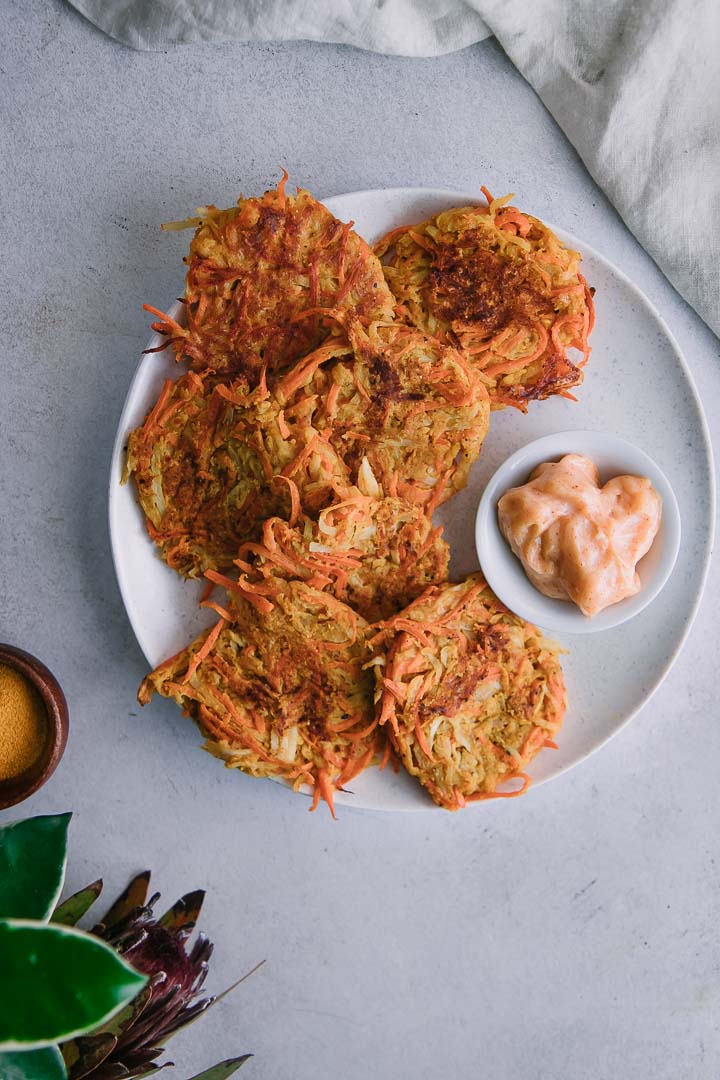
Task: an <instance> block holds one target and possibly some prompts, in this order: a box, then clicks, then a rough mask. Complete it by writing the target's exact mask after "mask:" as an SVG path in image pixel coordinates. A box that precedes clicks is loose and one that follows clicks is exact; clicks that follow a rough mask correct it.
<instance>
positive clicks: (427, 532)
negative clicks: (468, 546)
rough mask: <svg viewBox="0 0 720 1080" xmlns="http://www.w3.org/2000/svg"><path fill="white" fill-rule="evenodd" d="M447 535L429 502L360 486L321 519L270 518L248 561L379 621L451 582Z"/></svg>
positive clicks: (252, 568) (253, 568)
mask: <svg viewBox="0 0 720 1080" xmlns="http://www.w3.org/2000/svg"><path fill="white" fill-rule="evenodd" d="M441 533H442V529H436V528H434V527H433V525H432V522H431V521H430V519H429V518H428V517H427V515H426V514H425V513H424V512H423V510H422V508H421V507H419V506H415V505H413V504H412V503H405V502H403V501H402V500H401V499H390V498H385V499H376V498H373V497H372V496H369V495H363V494H361V493H360V492H359V491H357V490H355V491H351V492H349V493H348V495H347V496H346V497H345V498H343V499H342V500H341V501H339V502H336V503H333V504H331V505H330V506H328V507H326V508H325V509H324V510H322V511H321V512H320V514H319V515H318V518H317V520H313V519H311V518H309V517H302V518H301V520H300V521H298V522H297V523H296V524H295V525H290V524H289V523H288V522H287V521H283V520H282V519H281V518H271V519H270V520H269V521H266V522H265V525H264V527H263V536H262V541H261V543H259V544H255V543H251V544H248V545H246V546H245V548H244V549H241V553H240V554H241V559H242V560H243V562H241V564H240V565H241V568H242V569H247V570H248V571H249V572H250V573H251V574H253V575H255V576H258V575H259V576H261V577H265V578H274V577H282V578H285V579H292V578H298V579H301V580H304V581H307V582H308V583H309V584H311V585H314V586H315V587H316V588H322V589H328V590H329V591H330V592H332V594H333V596H336V597H337V598H338V599H339V600H342V601H344V602H345V603H347V604H349V605H350V606H351V607H352V608H353V609H354V610H355V611H357V612H358V613H359V614H360V615H362V616H363V618H365V619H367V620H368V621H369V622H375V621H377V620H378V619H386V618H389V617H390V616H391V615H395V614H397V612H399V611H401V610H402V609H403V608H404V607H406V606H407V605H408V604H409V603H411V602H412V601H413V600H415V599H416V598H417V597H418V596H419V595H420V594H421V593H422V592H423V591H424V590H425V589H426V588H427V586H428V585H431V584H435V583H436V582H439V581H445V580H446V579H447V573H448V563H449V558H450V550H449V548H448V545H447V544H446V543H445V541H444V540H443V539H442V537H441ZM244 560H247V563H245V562H244Z"/></svg>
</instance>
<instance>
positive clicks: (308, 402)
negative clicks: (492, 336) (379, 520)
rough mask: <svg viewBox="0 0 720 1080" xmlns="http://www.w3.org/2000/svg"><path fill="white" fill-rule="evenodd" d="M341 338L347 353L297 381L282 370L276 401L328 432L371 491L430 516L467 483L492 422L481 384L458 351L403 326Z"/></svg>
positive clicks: (356, 329)
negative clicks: (347, 341) (415, 506)
mask: <svg viewBox="0 0 720 1080" xmlns="http://www.w3.org/2000/svg"><path fill="white" fill-rule="evenodd" d="M349 337H350V342H351V346H352V355H351V356H348V355H344V354H339V356H338V358H336V359H329V360H325V361H324V362H323V363H321V364H319V365H315V366H314V368H313V367H312V366H311V367H309V368H308V369H307V371H306V374H305V376H304V377H303V378H302V379H298V377H297V374H296V373H295V372H290V374H289V375H288V376H286V377H285V379H284V380H282V381H281V382H280V383H279V385H278V387H277V394H278V397H279V399H280V400H281V401H284V400H287V403H288V407H290V408H292V409H294V410H296V411H297V412H298V413H299V412H300V411H301V410H303V409H305V410H306V411H307V413H308V414H311V415H312V417H313V421H312V422H313V424H314V425H315V426H316V427H318V428H319V429H325V428H326V429H327V430H328V437H329V439H330V442H331V443H332V445H333V446H334V447H335V449H336V451H337V453H338V456H339V457H340V458H341V459H342V460H343V461H344V462H345V464H346V465H347V467H348V470H349V472H350V474H351V476H352V477H353V479H354V480H355V481H356V482H358V478H360V480H362V474H363V472H364V473H365V475H366V481H367V483H368V484H371V483H372V479H373V478H374V480H375V481H376V482H377V485H378V486H377V489H376V491H375V494H376V495H378V496H380V495H386V496H387V495H389V496H392V497H399V498H401V499H404V500H406V501H408V502H413V503H416V504H418V505H423V506H425V508H426V510H427V511H428V512H429V513H431V512H432V510H433V509H434V508H435V507H436V506H438V505H439V504H440V503H442V502H444V501H445V500H446V499H448V498H450V496H451V495H453V494H454V493H455V492H456V491H459V490H460V489H461V488H463V487H464V486H465V484H466V482H467V476H468V473H469V471H470V467H471V465H472V463H473V462H474V461H475V459H476V458H477V456H478V455H479V453H480V450H481V447H482V443H483V440H484V438H485V435H486V433H487V429H488V424H489V418H490V401H489V398H488V394H487V391H486V389H485V387H484V385H483V383H482V380H481V379H480V377H479V376H478V375H477V373H475V372H474V371H472V370H471V369H470V367H469V366H468V364H467V362H466V361H465V359H464V358H463V357H462V355H461V354H460V353H459V352H458V351H457V350H456V349H453V348H451V347H450V346H448V345H443V344H441V343H440V342H439V341H437V340H436V339H434V338H431V337H428V335H427V334H423V333H421V332H419V331H417V330H414V329H412V328H410V327H407V326H403V325H402V324H389V325H387V324H380V323H374V324H372V325H371V326H369V327H368V328H365V327H362V326H359V325H358V324H355V325H352V326H351V327H350V329H349ZM346 353H347V350H346ZM368 491H369V493H372V491H371V490H370V488H369V487H368Z"/></svg>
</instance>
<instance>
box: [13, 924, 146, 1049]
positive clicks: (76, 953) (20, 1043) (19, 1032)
mask: <svg viewBox="0 0 720 1080" xmlns="http://www.w3.org/2000/svg"><path fill="white" fill-rule="evenodd" d="M0 972H2V978H1V979H0V1050H21V1049H23V1048H24V1047H29V1046H47V1045H49V1044H50V1043H54V1042H61V1041H64V1040H65V1039H70V1038H73V1037H74V1036H76V1035H82V1034H85V1033H86V1032H89V1031H92V1030H94V1029H95V1028H98V1027H100V1025H101V1024H103V1023H104V1022H105V1021H106V1020H109V1019H110V1017H111V1016H114V1014H115V1013H116V1012H118V1010H119V1009H121V1008H122V1007H123V1005H126V1004H127V1003H128V1002H129V1001H130V1000H131V999H132V998H133V997H134V996H135V995H136V994H137V993H139V992H140V990H142V988H143V987H144V986H145V984H146V982H147V979H146V978H145V976H143V975H139V974H138V973H137V972H136V971H134V970H133V969H132V968H131V967H129V966H128V965H127V964H126V963H125V962H124V961H123V960H121V959H120V957H119V956H118V954H117V953H116V952H115V951H114V950H113V949H111V948H110V946H109V945H106V944H105V943H104V942H103V941H100V940H99V939H98V938H95V937H93V936H92V935H91V934H85V933H83V932H82V931H81V930H75V929H71V928H70V927H67V926H54V925H52V924H50V925H47V926H45V925H38V924H37V923H32V922H28V921H26V920H20V919H17V920H13V921H9V922H0Z"/></svg>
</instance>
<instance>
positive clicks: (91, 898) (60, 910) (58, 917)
mask: <svg viewBox="0 0 720 1080" xmlns="http://www.w3.org/2000/svg"><path fill="white" fill-rule="evenodd" d="M102 887H103V883H102V878H98V880H97V881H93V883H92V885H87V886H86V887H85V888H84V889H80V891H79V892H76V893H73V894H72V896H68V898H67V900H63V902H62V904H58V906H57V907H56V908H55V910H54V911H53V913H52V915H51V917H50V922H53V923H59V924H60V925H61V926H75V925H76V924H77V923H79V922H80V920H81V919H82V917H83V915H86V914H87V912H88V911H89V910H90V908H91V907H92V906H93V904H94V903H95V901H96V900H97V898H98V896H99V895H100V893H101V892H102Z"/></svg>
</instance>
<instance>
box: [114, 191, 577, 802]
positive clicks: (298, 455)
mask: <svg viewBox="0 0 720 1080" xmlns="http://www.w3.org/2000/svg"><path fill="white" fill-rule="evenodd" d="M286 179H287V177H285V178H284V179H283V180H282V181H281V183H280V184H279V185H278V187H277V189H276V190H274V191H270V192H267V193H266V194H265V195H263V196H262V197H261V198H252V199H242V198H241V199H240V200H239V202H238V206H237V207H235V208H233V209H231V210H217V209H216V208H215V207H206V208H203V210H202V211H199V214H198V217H197V218H195V219H190V221H189V222H186V223H178V227H180V226H181V225H186V226H187V225H195V226H196V233H195V236H194V238H193V240H192V242H191V245H190V253H189V255H188V257H187V259H186V262H187V264H188V273H187V281H186V292H185V310H186V325H181V324H180V323H178V322H175V321H174V320H173V319H171V318H169V317H167V316H164V315H162V313H161V312H157V311H156V310H155V309H153V308H150V309H149V310H151V311H153V312H154V313H155V314H156V315H157V316H158V320H159V321H157V322H156V323H154V324H153V326H154V329H156V330H157V331H158V332H160V333H162V334H164V335H165V336H166V342H165V346H167V345H172V348H173V349H174V351H175V353H176V355H177V359H178V360H182V361H184V362H185V363H186V365H187V366H188V370H187V371H186V373H185V374H184V375H182V376H181V377H180V378H179V379H178V380H177V381H176V382H174V383H173V382H172V381H168V382H167V383H166V384H165V386H164V387H163V390H162V393H161V394H160V397H159V398H158V401H157V402H156V404H155V405H154V407H153V409H152V410H151V411H150V413H149V414H148V416H147V419H146V420H145V423H144V424H143V426H142V427H140V428H138V429H137V430H136V431H134V432H132V434H131V436H130V439H129V443H128V456H127V467H126V477H127V476H132V477H133V479H134V481H135V484H136V487H137V491H138V497H139V501H140V504H141V507H142V509H143V512H144V514H145V518H146V522H147V528H148V532H149V534H150V536H151V538H152V539H153V541H154V542H155V543H156V544H157V547H158V552H159V554H160V555H161V557H162V558H163V559H165V561H166V562H167V563H168V565H170V566H171V567H173V569H175V570H177V571H178V572H179V573H181V574H183V575H185V576H187V577H201V576H205V577H206V578H207V579H209V582H210V583H212V584H213V585H222V586H223V587H224V588H225V589H226V590H227V592H228V596H229V597H230V600H229V602H228V603H227V604H226V606H222V605H221V604H219V603H216V602H215V601H212V600H208V599H207V598H206V599H205V601H204V603H205V604H206V606H209V607H211V608H214V609H215V611H216V612H217V614H218V615H219V622H218V623H217V624H216V625H215V626H214V627H213V629H211V630H210V631H207V632H206V633H204V634H202V635H201V636H200V637H199V638H198V639H197V640H196V641H195V642H193V643H192V644H191V645H189V646H188V648H187V649H185V650H184V651H183V652H181V653H180V654H179V655H178V656H176V657H173V658H172V659H171V660H168V661H166V662H165V663H164V664H162V665H160V667H159V668H157V669H156V670H155V671H154V672H152V673H151V674H150V675H149V676H148V677H147V678H146V679H145V681H144V682H143V685H142V687H141V690H140V700H141V701H142V702H143V703H145V702H146V701H148V700H149V699H150V697H151V696H152V694H153V693H154V692H158V693H160V694H162V695H164V696H166V697H171V698H173V699H174V700H176V701H177V702H178V703H179V704H180V705H181V706H182V707H183V709H184V711H185V712H186V713H188V714H189V715H190V716H192V717H193V719H194V720H195V721H196V723H197V724H198V726H199V727H200V729H201V730H202V732H203V733H204V735H205V738H206V744H205V745H206V748H207V749H208V750H210V751H211V752H212V753H213V754H215V755H216V756H217V757H220V758H222V759H223V760H224V761H225V762H226V764H227V765H229V766H231V767H235V768H239V769H242V770H243V771H245V772H247V773H250V774H251V775H254V776H275V777H280V778H283V779H285V780H287V781H288V782H290V783H292V784H293V785H294V786H295V787H296V788H298V787H300V786H301V785H303V784H309V785H311V786H312V788H313V789H314V793H315V798H314V800H313V808H314V806H315V805H317V802H318V800H319V799H320V798H323V799H324V800H325V801H326V802H328V803H329V804H330V807H331V809H332V796H333V792H334V791H335V790H336V789H341V788H342V787H343V785H344V784H346V783H347V782H348V781H349V780H350V779H351V777H352V776H354V775H356V774H357V773H358V772H359V771H360V770H361V769H363V768H365V767H366V766H367V765H369V764H370V763H372V762H373V761H376V760H377V759H378V758H382V760H383V762H384V761H386V760H387V757H388V753H389V752H390V751H391V745H390V744H392V751H393V752H394V753H396V754H397V755H398V757H399V758H400V760H401V761H402V763H403V764H404V765H405V767H406V768H407V769H408V771H409V772H410V773H411V774H412V775H414V776H417V777H418V779H419V780H420V782H421V783H422V784H424V786H425V787H426V788H427V789H428V790H429V791H430V793H431V795H432V797H433V798H434V799H435V800H436V802H438V803H439V804H440V805H442V806H445V807H447V808H449V809H456V808H457V807H458V806H461V805H464V803H465V802H466V801H469V800H472V799H475V798H480V797H490V796H491V795H492V794H494V793H495V789H496V788H497V785H498V784H500V783H501V782H503V781H505V780H507V779H508V778H511V777H513V776H518V775H522V769H523V766H524V764H525V763H526V762H527V761H528V760H529V759H530V757H531V756H532V754H533V753H535V752H537V750H538V749H539V748H540V747H541V746H542V745H545V744H547V743H548V742H549V740H550V739H551V736H552V733H553V732H554V731H555V730H557V728H558V727H559V724H560V722H561V719H562V712H563V709H564V690H563V687H562V673H561V671H560V667H559V663H558V662H557V659H556V652H554V651H553V647H552V646H551V645H549V644H548V643H547V642H544V641H543V639H542V638H541V637H540V636H539V635H538V633H537V631H536V630H535V629H534V628H533V627H530V626H528V625H527V624H525V623H523V622H522V620H519V619H517V618H516V617H515V616H513V615H511V614H510V613H509V612H507V611H506V610H505V609H504V608H503V607H502V605H500V604H499V602H498V601H497V600H496V599H495V598H494V597H493V596H492V594H491V593H490V592H489V590H488V588H487V586H486V585H485V584H484V582H482V581H481V580H480V579H476V578H469V579H468V580H467V581H466V582H465V583H462V584H461V585H458V586H449V585H447V584H444V583H446V582H447V574H448V561H449V551H448V547H447V544H446V543H445V541H444V540H443V539H442V537H441V530H440V529H437V528H435V527H434V526H433V524H432V514H433V511H434V510H435V508H436V507H437V506H439V505H440V504H441V503H442V502H444V501H445V500H446V499H448V498H450V497H451V496H452V495H453V494H454V493H455V492H457V491H459V490H460V489H461V488H463V487H464V486H465V484H466V482H467V477H468V473H469V470H470V467H471V465H472V463H473V461H474V460H475V459H476V458H477V456H478V454H479V453H480V450H481V447H482V443H483V440H484V438H485V435H486V433H487V429H488V423H489V417H490V410H491V406H492V407H495V408H497V407H501V406H502V405H504V404H514V405H518V406H519V407H520V408H525V406H526V403H527V401H529V400H531V399H532V398H542V397H546V396H548V395H549V394H552V393H567V388H568V387H569V386H571V385H575V384H576V383H577V382H578V381H579V378H580V371H579V367H576V366H575V365H573V364H572V363H571V362H570V361H569V360H568V359H567V355H566V349H567V347H569V346H581V347H583V348H584V349H585V357H586V356H587V332H588V329H589V326H590V320H591V300H590V299H589V293H588V292H587V290H586V288H585V286H584V283H583V281H582V278H580V276H579V274H578V272H577V264H578V261H579V256H576V254H575V253H573V252H567V251H566V250H565V249H564V248H562V247H561V245H560V244H559V242H558V241H557V240H556V238H554V237H553V235H552V233H550V231H549V230H548V229H546V227H545V226H543V225H542V224H541V223H540V222H537V221H536V220H535V219H531V218H527V216H525V215H522V214H520V213H519V211H517V210H515V209H514V208H512V207H506V206H505V205H504V202H505V200H499V201H497V202H492V201H491V202H490V205H489V207H488V208H487V210H478V209H477V208H474V207H473V208H464V209H460V210H455V211H448V212H447V213H446V214H444V215H438V217H437V218H435V219H433V220H432V221H430V222H425V223H424V224H423V225H420V226H417V227H415V228H408V229H401V230H396V231H395V232H394V233H393V234H391V236H390V237H389V238H386V241H385V242H384V243H383V244H382V245H381V247H380V248H379V251H380V252H381V253H390V255H389V258H388V265H387V266H386V267H385V269H384V272H383V267H382V266H381V263H380V261H379V259H378V257H377V256H376V255H375V254H373V253H372V251H371V250H370V249H369V248H368V246H367V244H366V243H365V241H364V240H362V239H361V238H360V237H359V236H357V235H356V234H355V233H354V232H353V231H352V229H351V224H352V223H351V224H350V225H345V224H343V223H342V222H340V221H338V220H337V219H335V218H334V217H333V216H332V214H330V212H329V211H328V210H327V209H326V208H325V207H324V206H322V204H320V203H318V202H317V201H316V200H315V199H313V198H312V196H311V195H310V194H309V193H308V192H305V191H298V193H297V195H294V196H290V195H286V194H285V190H284V187H285V180H286ZM385 278H387V283H389V285H390V288H391V289H392V293H393V294H394V295H392V294H391V292H390V290H389V289H388V284H387V283H386V280H385ZM223 571H227V572H228V574H229V576H228V574H226V573H224V572H223ZM456 597H457V600H456ZM448 605H449V606H448ZM382 620H385V621H384V622H383V621H382ZM370 623H374V624H375V627H374V629H373V631H372V633H370V632H369V629H368V626H369V624H370ZM456 624H457V625H456ZM439 628H440V629H439ZM371 641H372V646H371V645H370V642H371ZM373 669H374V670H375V675H376V676H377V678H378V679H379V682H378V686H379V688H380V689H379V691H377V692H374V676H373ZM374 696H375V697H377V702H376V704H374V702H373V698H374ZM388 733H389V738H390V742H388ZM539 733H540V734H542V738H541V737H540V734H539Z"/></svg>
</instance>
